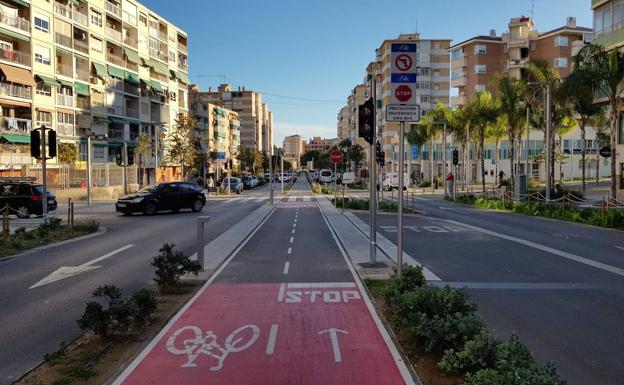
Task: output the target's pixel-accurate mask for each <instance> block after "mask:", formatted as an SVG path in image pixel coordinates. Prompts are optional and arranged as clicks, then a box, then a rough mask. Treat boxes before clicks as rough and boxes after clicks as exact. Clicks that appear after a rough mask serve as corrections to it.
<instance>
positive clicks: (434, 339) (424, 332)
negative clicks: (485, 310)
mask: <svg viewBox="0 0 624 385" xmlns="http://www.w3.org/2000/svg"><path fill="white" fill-rule="evenodd" d="M484 327H485V325H484V324H483V321H481V319H480V318H479V317H477V316H476V315H475V314H472V313H469V314H462V313H452V314H450V315H448V314H447V315H435V316H433V317H432V318H429V317H427V316H421V320H420V323H418V324H416V325H415V326H410V327H408V328H407V331H408V333H410V334H411V335H413V336H415V337H422V338H424V340H425V350H426V351H428V352H443V351H445V350H447V349H456V348H459V347H461V346H463V345H464V344H465V343H466V342H467V341H469V340H470V339H472V338H473V337H474V336H475V335H476V334H478V333H480V332H481V331H482V330H483V329H484Z"/></svg>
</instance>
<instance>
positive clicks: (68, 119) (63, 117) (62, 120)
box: [56, 112, 74, 124]
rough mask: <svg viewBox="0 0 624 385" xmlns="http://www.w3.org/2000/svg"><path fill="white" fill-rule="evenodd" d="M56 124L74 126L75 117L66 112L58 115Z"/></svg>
mask: <svg viewBox="0 0 624 385" xmlns="http://www.w3.org/2000/svg"><path fill="white" fill-rule="evenodd" d="M56 122H57V123H58V124H74V115H73V114H66V113H64V112H57V113H56Z"/></svg>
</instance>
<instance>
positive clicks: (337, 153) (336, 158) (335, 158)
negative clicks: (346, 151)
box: [329, 150, 342, 164]
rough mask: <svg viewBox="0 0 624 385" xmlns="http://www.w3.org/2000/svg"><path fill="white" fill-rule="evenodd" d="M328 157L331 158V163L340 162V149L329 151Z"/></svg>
mask: <svg viewBox="0 0 624 385" xmlns="http://www.w3.org/2000/svg"><path fill="white" fill-rule="evenodd" d="M329 159H331V161H332V163H336V164H337V163H342V151H338V150H334V151H332V152H331V153H329Z"/></svg>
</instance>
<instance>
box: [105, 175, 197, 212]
mask: <svg viewBox="0 0 624 385" xmlns="http://www.w3.org/2000/svg"><path fill="white" fill-rule="evenodd" d="M205 204H206V196H205V195H204V191H203V190H202V188H201V187H200V186H199V185H198V184H196V183H190V182H169V183H156V184H153V185H150V186H146V187H144V188H142V189H141V190H139V191H138V192H137V193H135V194H130V195H126V196H124V197H121V198H119V200H118V201H117V204H116V205H115V208H116V210H117V212H120V213H122V214H124V215H130V214H132V213H136V212H142V213H144V214H147V215H153V214H156V212H157V211H163V210H171V211H173V212H177V211H179V210H180V209H191V210H193V211H195V212H197V211H201V210H202V209H203V208H204V205H205Z"/></svg>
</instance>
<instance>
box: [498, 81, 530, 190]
mask: <svg viewBox="0 0 624 385" xmlns="http://www.w3.org/2000/svg"><path fill="white" fill-rule="evenodd" d="M493 83H494V87H495V88H496V96H497V97H498V99H499V102H500V114H501V115H502V116H504V117H505V119H506V123H507V127H505V128H506V129H507V136H508V139H509V151H510V159H511V180H513V177H514V175H515V167H514V158H515V155H516V139H519V140H520V139H521V138H522V132H523V131H524V127H525V125H526V117H525V112H526V106H525V103H524V93H525V88H526V84H525V82H524V81H522V80H518V79H512V78H510V77H508V76H503V75H497V76H496V77H495V78H494V80H493ZM520 142H521V140H520ZM518 153H520V151H518ZM518 162H520V159H518Z"/></svg>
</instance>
